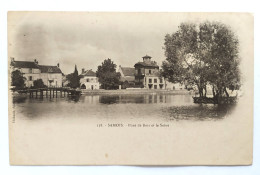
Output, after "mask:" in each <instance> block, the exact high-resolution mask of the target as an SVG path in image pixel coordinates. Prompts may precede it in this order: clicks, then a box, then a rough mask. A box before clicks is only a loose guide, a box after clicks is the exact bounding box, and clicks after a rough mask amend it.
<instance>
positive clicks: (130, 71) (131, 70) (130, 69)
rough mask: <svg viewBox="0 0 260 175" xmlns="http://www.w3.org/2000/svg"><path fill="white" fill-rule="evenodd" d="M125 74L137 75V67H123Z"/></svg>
mask: <svg viewBox="0 0 260 175" xmlns="http://www.w3.org/2000/svg"><path fill="white" fill-rule="evenodd" d="M121 70H122V72H123V74H124V76H135V68H133V67H121Z"/></svg>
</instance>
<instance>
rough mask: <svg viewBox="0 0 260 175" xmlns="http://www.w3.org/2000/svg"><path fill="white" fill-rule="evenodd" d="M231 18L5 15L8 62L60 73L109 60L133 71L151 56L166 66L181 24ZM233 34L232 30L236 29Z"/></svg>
mask: <svg viewBox="0 0 260 175" xmlns="http://www.w3.org/2000/svg"><path fill="white" fill-rule="evenodd" d="M215 16H217V17H218V20H219V19H225V22H226V23H227V24H232V21H234V16H233V18H230V19H228V18H226V16H225V18H221V15H220V14H218V15H205V14H200V13H198V14H196V15H195V14H194V13H193V14H191V13H185V14H183V13H111V12H110V13H101V12H99V13H97V12H9V13H8V53H9V54H8V56H9V58H10V57H14V58H15V60H19V61H23V60H24V61H33V60H34V59H37V60H38V62H39V64H41V65H57V63H59V64H60V68H61V70H62V72H63V73H65V74H68V73H71V72H73V71H74V67H75V65H77V68H78V71H79V72H81V70H82V68H85V69H92V70H93V71H96V70H97V67H98V65H100V64H101V63H102V62H103V61H104V60H105V59H107V58H110V59H112V61H114V63H115V64H116V65H117V68H118V66H119V65H121V66H122V67H134V64H135V63H137V62H138V61H141V60H142V57H143V56H145V55H146V54H147V55H150V56H151V57H152V60H153V61H156V62H157V63H158V65H159V66H160V65H161V63H162V61H163V60H165V56H164V49H163V46H164V37H165V35H166V34H172V33H174V32H176V31H177V29H178V26H179V25H180V24H181V22H189V21H192V22H195V23H196V22H200V21H205V20H207V19H214V17H215ZM234 29H236V27H234Z"/></svg>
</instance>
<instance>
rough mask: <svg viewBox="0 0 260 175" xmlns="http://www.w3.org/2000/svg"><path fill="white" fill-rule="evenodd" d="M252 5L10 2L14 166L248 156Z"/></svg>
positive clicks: (246, 159) (196, 161)
mask: <svg viewBox="0 0 260 175" xmlns="http://www.w3.org/2000/svg"><path fill="white" fill-rule="evenodd" d="M253 26H254V17H253V14H250V13H152V12H150V13H141V12H140V13H131V12H120V13H119V12H114V13H113V12H9V13H8V70H9V74H8V75H9V76H8V80H9V88H8V91H9V92H8V93H9V140H10V164H11V165H250V164H252V159H253V156H252V154H253V97H254V94H253V92H254V89H253V82H254V74H253V67H254V55H253V51H254V50H253V48H254V31H253V28H254V27H253Z"/></svg>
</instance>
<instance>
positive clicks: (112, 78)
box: [96, 58, 121, 89]
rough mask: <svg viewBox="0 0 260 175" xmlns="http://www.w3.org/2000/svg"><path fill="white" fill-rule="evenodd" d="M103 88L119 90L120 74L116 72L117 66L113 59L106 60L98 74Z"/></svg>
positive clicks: (99, 67) (99, 68)
mask: <svg viewBox="0 0 260 175" xmlns="http://www.w3.org/2000/svg"><path fill="white" fill-rule="evenodd" d="M96 74H97V77H98V79H99V82H100V83H101V88H103V89H117V88H118V86H119V84H120V81H119V79H120V76H121V75H120V73H119V72H116V64H114V63H113V61H111V59H109V58H108V59H106V60H104V62H102V64H101V65H100V66H98V70H97V72H96Z"/></svg>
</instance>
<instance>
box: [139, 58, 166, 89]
mask: <svg viewBox="0 0 260 175" xmlns="http://www.w3.org/2000/svg"><path fill="white" fill-rule="evenodd" d="M151 58H152V57H150V56H148V55H146V56H144V57H143V62H138V63H136V64H135V66H134V67H135V84H136V85H139V86H140V87H144V88H147V89H165V81H164V78H163V77H161V76H160V72H159V66H158V65H157V63H156V62H155V61H151Z"/></svg>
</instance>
